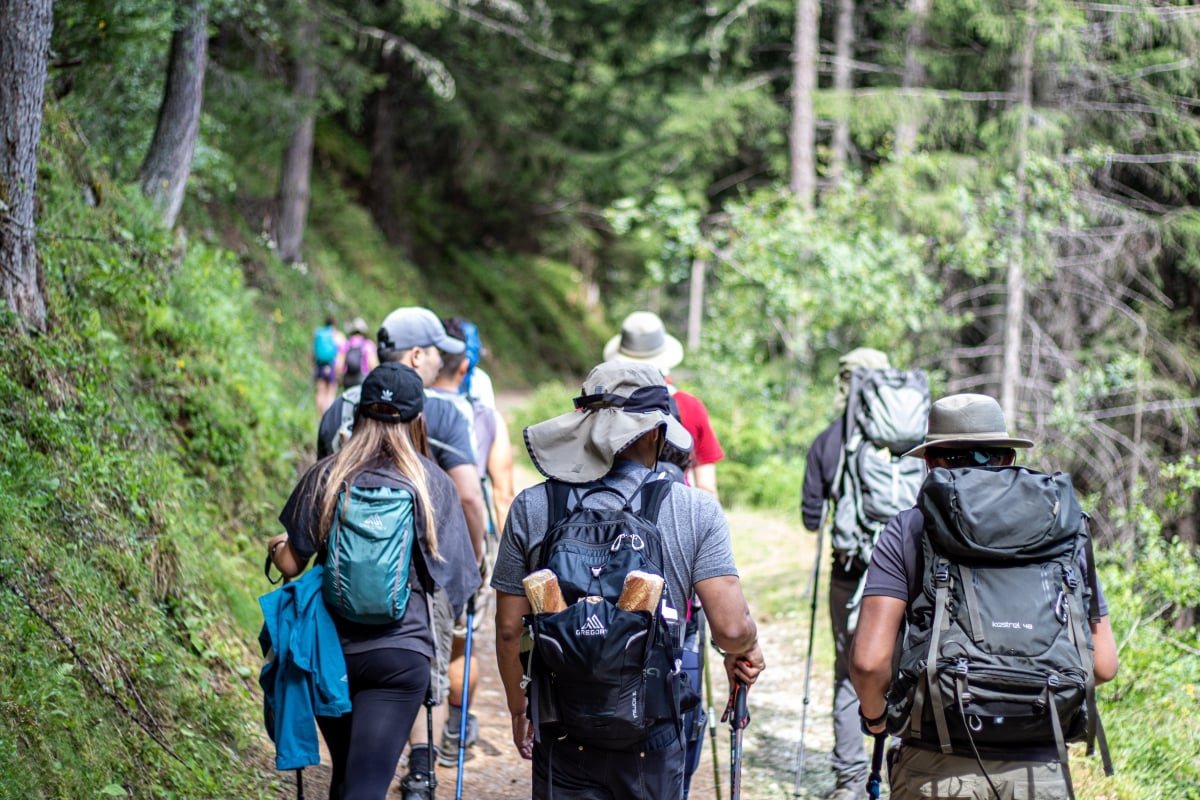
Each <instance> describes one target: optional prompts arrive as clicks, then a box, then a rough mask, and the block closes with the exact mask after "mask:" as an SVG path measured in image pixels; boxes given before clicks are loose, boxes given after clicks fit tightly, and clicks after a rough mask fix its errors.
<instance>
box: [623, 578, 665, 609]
mask: <svg viewBox="0 0 1200 800" xmlns="http://www.w3.org/2000/svg"><path fill="white" fill-rule="evenodd" d="M662 590H663V578H662V576H661V575H651V574H650V573H649V572H642V571H641V570H637V569H635V570H632V571H631V572H630V573H629V574H628V575H626V576H625V585H624V587H623V588H622V589H621V596H620V597H619V598H617V608H619V609H621V610H622V611H650V612H653V611H654V608H655V606H657V605H658V599H659V598H660V597H662Z"/></svg>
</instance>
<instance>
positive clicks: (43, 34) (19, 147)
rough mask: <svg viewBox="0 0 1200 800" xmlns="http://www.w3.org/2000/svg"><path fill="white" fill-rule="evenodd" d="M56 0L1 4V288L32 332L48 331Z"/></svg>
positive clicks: (13, 0)
mask: <svg viewBox="0 0 1200 800" xmlns="http://www.w3.org/2000/svg"><path fill="white" fill-rule="evenodd" d="M53 6H54V3H53V2H52V0H23V2H17V0H0V75H3V76H4V78H3V79H2V80H0V290H2V291H3V300H4V302H5V304H6V305H7V306H8V308H10V309H11V310H12V311H13V312H15V313H16V314H17V315H18V316H19V317H20V318H21V320H22V321H23V322H24V325H25V327H26V328H27V329H28V330H36V331H44V330H45V329H46V295H45V285H44V281H43V279H42V265H41V262H40V261H39V260H38V256H37V250H36V248H35V241H34V223H35V209H34V200H35V196H36V194H35V193H36V189H37V152H38V141H39V139H40V138H41V134H42V101H43V99H44V97H45V88H46V63H47V60H48V58H49V53H50V33H51V30H52V29H53V25H54V13H53Z"/></svg>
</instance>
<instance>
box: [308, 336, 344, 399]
mask: <svg viewBox="0 0 1200 800" xmlns="http://www.w3.org/2000/svg"><path fill="white" fill-rule="evenodd" d="M345 340H346V337H345V336H343V335H342V332H341V331H339V330H338V329H337V323H336V322H335V321H334V319H333V315H332V314H331V315H329V316H327V317H325V324H324V325H322V326H321V327H319V328H317V329H316V330H314V331H313V344H312V347H313V385H314V386H315V387H316V404H317V414H318V415H320V414H324V413H325V410H326V409H327V408H329V406H330V404H331V403H332V402H333V399H334V398H335V397H337V372H336V364H337V357H338V349H339V348H340V347H341V346H342V342H344V341H345Z"/></svg>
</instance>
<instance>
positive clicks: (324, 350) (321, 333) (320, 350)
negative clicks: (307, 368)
mask: <svg viewBox="0 0 1200 800" xmlns="http://www.w3.org/2000/svg"><path fill="white" fill-rule="evenodd" d="M337 354H338V343H337V339H336V338H335V337H334V335H333V328H331V327H329V326H328V325H326V326H325V327H323V328H317V329H316V330H315V331H314V332H313V359H314V360H315V361H316V362H317V364H318V366H322V367H324V366H328V365H330V364H332V363H333V362H334V361H336V360H337Z"/></svg>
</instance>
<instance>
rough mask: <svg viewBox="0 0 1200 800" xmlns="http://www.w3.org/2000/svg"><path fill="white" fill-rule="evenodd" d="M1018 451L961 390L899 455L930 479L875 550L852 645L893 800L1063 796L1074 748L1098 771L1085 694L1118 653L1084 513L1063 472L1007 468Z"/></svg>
mask: <svg viewBox="0 0 1200 800" xmlns="http://www.w3.org/2000/svg"><path fill="white" fill-rule="evenodd" d="M1032 446H1033V442H1032V441H1030V440H1029V439H1023V438H1019V437H1015V436H1010V435H1009V433H1008V430H1007V424H1006V421H1005V419H1004V414H1003V412H1002V411H1001V409H1000V406H999V404H998V403H997V402H996V401H995V400H994V399H992V398H990V397H987V396H985V395H979V394H959V395H951V396H950V397H946V398H943V399H941V400H939V401H937V402H936V403H934V404H933V407H932V408H931V409H930V412H929V429H928V433H927V435H926V438H925V441H924V442H923V443H922V444H921V445H919V446H918V447H915V448H913V449H912V450H911V451H909V452H908V453H907V454H906V455H908V456H918V457H923V458H924V460H925V463H926V465H927V466H928V468H929V475H928V477H927V478H926V479H925V482H924V483H923V484H922V487H921V492H920V495H919V497H918V501H917V504H916V506H915V507H914V508H910V509H907V510H905V511H903V512H901V513H900V514H899V515H898V516H897V517H896V518H895V519H894V520H892V522H890V523H888V525H887V527H885V528H884V530H883V532H882V534H881V535H880V537H879V539H878V541H877V542H876V545H875V550H874V553H873V555H872V557H871V562H870V567H869V568H868V571H867V580H866V588H865V590H864V597H863V604H862V611H861V614H860V617H859V621H858V630H857V633H856V634H855V637H854V643H853V647H852V651H851V673H852V676H853V679H854V686H855V688H856V689H857V690H858V696H859V700H860V706H859V715H860V717H861V718H862V727H863V731H864V732H866V733H870V734H872V735H879V734H882V733H884V732H887V733H890V734H893V735H895V736H898V737H900V744H899V746H898V747H895V748H893V749H892V751H891V752H890V753H889V754H888V764H889V773H890V783H891V797H892V798H893V799H894V800H910V799H911V798H919V797H956V798H981V799H982V798H1002V799H1003V798H1013V797H1035V796H1036V797H1038V798H1047V800H1055V799H1056V798H1074V790H1073V786H1072V782H1071V777H1070V771H1069V769H1068V764H1067V743H1068V742H1072V741H1083V740H1086V741H1087V743H1088V751H1089V753H1090V752H1091V750H1092V747H1093V745H1094V744H1099V746H1100V751H1101V755H1102V757H1103V760H1104V767H1105V771H1106V772H1108V773H1110V774H1111V762H1110V761H1109V759H1108V753H1107V743H1106V741H1105V738H1104V732H1103V727H1102V726H1101V725H1100V720H1099V714H1098V712H1097V710H1096V702H1095V687H1096V685H1097V684H1099V683H1103V682H1104V681H1107V680H1111V679H1112V678H1113V677H1114V676H1115V675H1116V673H1117V649H1116V643H1115V641H1114V639H1113V633H1112V627H1111V625H1110V624H1109V619H1108V608H1107V605H1106V603H1105V600H1104V595H1103V593H1102V591H1101V589H1100V585H1099V582H1098V581H1097V579H1096V574H1095V566H1094V564H1093V558H1092V557H1091V551H1092V547H1091V540H1090V537H1089V534H1088V529H1087V516H1086V515H1085V514H1084V513H1083V512H1082V510H1081V509H1080V507H1079V503H1078V501H1077V499H1076V498H1075V494H1074V491H1073V489H1072V487H1071V481H1070V478H1069V477H1068V476H1067V475H1065V474H1063V473H1056V474H1054V475H1047V474H1043V473H1040V472H1036V471H1034V470H1031V469H1027V468H1025V467H1017V466H1014V462H1015V461H1016V448H1028V447H1032ZM902 631H903V633H904V636H903V639H902V640H900V641H899V644H898V637H899V636H900V634H901V633H902ZM897 649H898V652H897ZM897 656H898V658H897ZM897 664H898V667H897V666H896V665H897Z"/></svg>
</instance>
